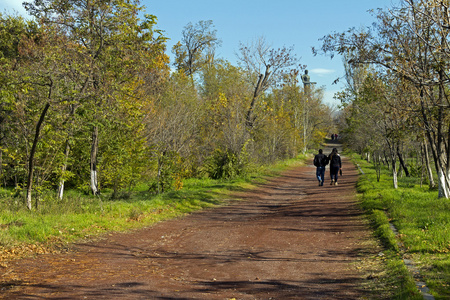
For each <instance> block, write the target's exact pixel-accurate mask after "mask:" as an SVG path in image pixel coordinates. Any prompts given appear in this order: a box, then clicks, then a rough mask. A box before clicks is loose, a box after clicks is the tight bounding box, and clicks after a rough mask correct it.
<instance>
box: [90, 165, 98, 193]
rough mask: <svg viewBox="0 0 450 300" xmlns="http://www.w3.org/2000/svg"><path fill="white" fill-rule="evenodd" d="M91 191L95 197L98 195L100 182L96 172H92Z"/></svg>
mask: <svg viewBox="0 0 450 300" xmlns="http://www.w3.org/2000/svg"><path fill="white" fill-rule="evenodd" d="M91 190H92V193H93V194H94V195H97V194H98V182H97V171H96V170H91Z"/></svg>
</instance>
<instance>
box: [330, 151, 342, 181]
mask: <svg viewBox="0 0 450 300" xmlns="http://www.w3.org/2000/svg"><path fill="white" fill-rule="evenodd" d="M328 159H329V161H330V176H331V183H330V185H337V184H338V183H337V181H338V174H339V170H340V169H341V168H342V162H341V157H340V156H339V153H338V150H337V149H336V148H333V151H331V153H330V155H329V156H328Z"/></svg>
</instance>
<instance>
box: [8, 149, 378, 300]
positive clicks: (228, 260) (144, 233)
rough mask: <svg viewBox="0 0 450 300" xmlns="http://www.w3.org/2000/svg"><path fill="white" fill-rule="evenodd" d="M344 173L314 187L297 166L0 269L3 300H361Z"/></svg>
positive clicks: (349, 172) (350, 177) (353, 210)
mask: <svg viewBox="0 0 450 300" xmlns="http://www.w3.org/2000/svg"><path fill="white" fill-rule="evenodd" d="M324 152H325V153H328V152H327V150H326V151H324ZM343 164H344V166H345V167H344V176H343V177H341V178H340V180H339V185H338V186H330V185H329V183H330V180H329V176H328V168H327V177H326V178H327V180H326V182H325V185H324V186H322V187H319V186H318V183H317V180H316V179H315V168H314V167H313V166H312V165H309V166H304V167H297V168H295V169H292V170H290V171H288V172H286V173H285V174H284V176H282V177H280V178H277V179H274V180H273V181H271V182H269V183H267V184H265V185H264V186H261V187H260V188H259V189H257V190H254V191H251V192H247V193H245V194H241V195H239V197H240V198H243V199H244V201H233V202H232V203H231V204H230V205H228V206H225V207H220V208H215V209H209V210H206V211H202V212H198V213H194V214H192V215H189V216H187V217H184V218H182V219H178V220H172V221H168V222H163V223H159V224H157V225H155V226H153V227H151V228H147V229H142V230H139V231H134V232H132V233H122V234H111V235H110V236H109V237H108V238H107V239H105V240H102V241H99V242H93V243H88V244H82V245H76V246H75V251H73V252H70V253H66V254H58V255H41V256H38V257H37V258H34V259H31V258H30V259H23V260H19V261H16V262H13V263H11V264H10V267H9V268H8V270H6V272H4V270H0V274H1V272H4V274H2V275H3V276H2V278H3V281H4V280H5V279H6V278H9V280H14V281H13V282H11V283H14V285H15V286H14V287H13V288H11V289H7V290H5V291H3V298H5V299H179V300H181V299H280V300H284V299H346V300H347V299H359V298H360V297H362V296H364V292H363V290H362V289H361V283H362V279H361V278H362V274H360V273H359V272H358V270H357V268H356V265H355V264H354V262H355V261H357V260H358V259H359V255H360V253H361V252H365V251H367V250H368V249H365V246H363V245H365V243H364V240H365V239H367V237H368V236H370V233H369V232H368V229H367V227H366V226H365V225H364V222H363V221H362V216H361V211H360V210H359V209H358V207H357V206H356V205H355V188H354V186H355V182H356V179H357V170H356V168H354V167H353V166H352V165H351V164H350V163H349V162H348V161H347V159H345V158H343ZM0 296H1V294H0Z"/></svg>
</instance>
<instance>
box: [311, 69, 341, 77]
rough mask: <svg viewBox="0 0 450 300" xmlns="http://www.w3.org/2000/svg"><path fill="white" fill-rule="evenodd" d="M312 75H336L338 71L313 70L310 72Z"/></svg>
mask: <svg viewBox="0 0 450 300" xmlns="http://www.w3.org/2000/svg"><path fill="white" fill-rule="evenodd" d="M309 72H310V73H312V74H314V75H318V76H327V75H330V74H333V73H336V70H333V69H320V68H317V69H312V70H310V71H309Z"/></svg>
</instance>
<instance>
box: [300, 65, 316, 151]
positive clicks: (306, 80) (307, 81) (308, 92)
mask: <svg viewBox="0 0 450 300" xmlns="http://www.w3.org/2000/svg"><path fill="white" fill-rule="evenodd" d="M302 82H303V92H304V93H305V97H303V154H305V153H306V150H307V148H306V132H307V130H306V129H307V124H308V111H307V109H306V102H308V99H309V98H310V97H311V90H310V86H311V84H317V82H311V81H310V77H309V75H308V70H305V74H303V75H302Z"/></svg>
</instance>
